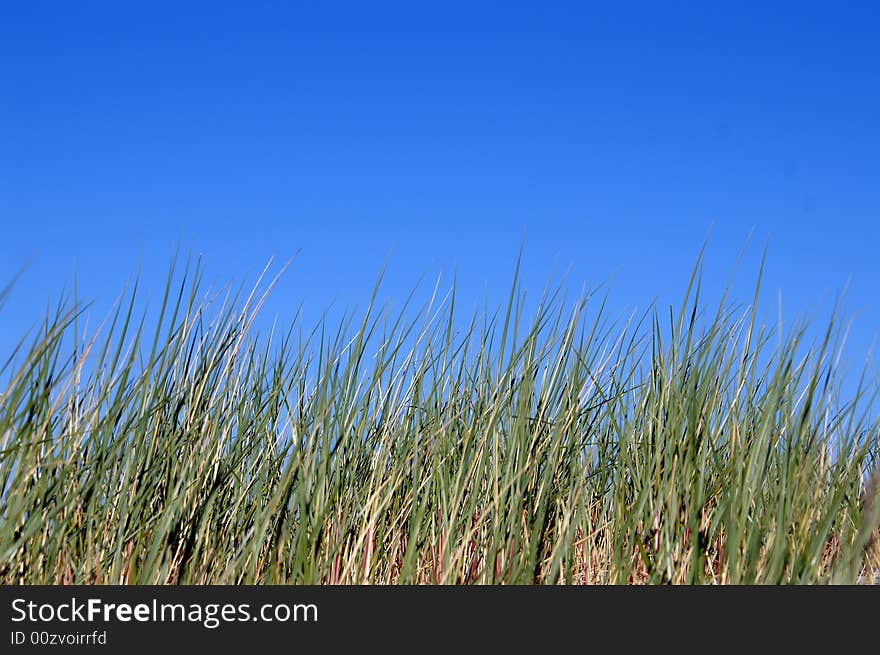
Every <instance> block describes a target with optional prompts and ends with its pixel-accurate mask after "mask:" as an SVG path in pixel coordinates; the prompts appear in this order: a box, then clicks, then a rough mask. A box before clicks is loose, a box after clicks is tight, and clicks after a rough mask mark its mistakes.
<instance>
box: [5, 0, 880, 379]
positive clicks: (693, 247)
mask: <svg viewBox="0 0 880 655" xmlns="http://www.w3.org/2000/svg"><path fill="white" fill-rule="evenodd" d="M511 4H512V3H503V4H483V3H478V2H467V3H462V4H455V3H451V2H443V3H400V4H390V3H330V2H322V3H312V2H309V3H299V2H289V3H277V2H276V3H261V2H247V3H244V2H242V3H234V4H232V3H224V2H211V3H189V2H173V3H171V2H168V3H163V2H155V3H106V4H100V3H94V2H78V3H57V2H55V3H42V2H26V3H17V4H16V5H14V6H13V5H12V4H11V3H4V5H3V8H2V10H0V12H2V15H0V62H2V63H0V78H2V84H0V223H2V230H0V282H4V283H5V281H7V280H8V279H11V277H12V276H13V275H14V274H15V272H16V271H18V270H19V269H20V268H21V267H22V266H25V265H26V268H25V272H24V275H23V277H22V278H21V279H20V280H19V282H18V283H17V285H16V287H15V292H14V294H13V296H12V298H11V300H10V302H9V303H8V304H7V306H6V307H5V308H4V310H3V312H2V323H0V326H2V328H0V346H3V348H4V349H5V348H6V347H8V345H9V344H10V343H11V342H13V341H15V340H17V337H18V336H19V335H20V333H21V331H22V330H23V329H24V327H25V326H27V325H29V324H31V323H32V322H33V320H35V319H36V318H37V317H38V315H39V313H40V312H41V310H42V309H43V308H44V307H45V305H46V303H47V302H48V301H49V300H50V299H53V298H56V297H57V296H58V294H59V292H60V291H61V289H62V287H63V286H64V285H68V286H69V283H70V281H71V279H72V273H73V270H74V268H76V270H77V274H78V279H79V287H80V291H81V292H82V294H83V295H84V296H86V297H88V298H94V299H95V300H96V307H98V308H100V307H104V308H106V307H107V306H108V305H109V303H110V301H112V299H113V298H114V297H115V296H116V295H117V293H118V292H119V290H120V289H121V287H122V285H123V283H124V282H125V280H126V279H127V278H129V277H130V276H131V275H132V274H133V273H134V271H135V269H136V267H137V264H138V262H141V265H142V277H141V282H142V287H143V289H144V292H145V295H146V296H148V297H155V296H156V294H157V293H158V291H159V287H160V286H161V284H162V283H163V282H164V276H165V272H166V269H167V266H168V262H169V258H170V256H171V254H172V253H173V251H174V249H175V247H177V246H179V247H181V248H182V249H183V250H184V251H187V250H191V251H192V252H194V253H201V254H203V255H204V257H205V263H206V272H207V278H208V280H209V281H215V282H224V281H228V280H241V279H243V278H246V277H248V276H250V277H252V276H253V275H254V273H256V272H257V271H259V270H260V269H261V268H262V266H263V264H264V263H265V262H266V260H267V259H268V258H269V257H271V256H275V257H277V258H279V259H280V260H285V259H288V258H289V257H291V256H293V255H294V254H295V253H297V252H298V253H299V255H298V257H297V259H296V260H295V261H294V263H293V265H292V267H291V269H290V271H289V272H288V273H287V275H286V276H285V277H284V278H283V280H282V282H281V283H280V285H279V286H278V287H277V289H276V292H275V294H274V295H273V296H272V299H271V301H270V302H269V305H268V307H267V315H268V316H269V317H273V316H275V315H277V316H279V317H280V318H282V319H284V318H290V317H292V316H293V313H294V311H295V309H296V307H298V306H299V305H300V303H303V304H304V308H305V311H306V314H307V316H309V315H311V316H317V314H318V312H319V311H320V310H321V308H323V307H324V306H326V305H327V304H328V303H330V302H331V301H335V302H336V303H337V304H338V305H341V306H352V305H355V304H357V305H359V306H362V305H363V303H364V301H365V300H366V298H367V295H368V293H369V291H370V289H371V286H372V283H373V281H374V279H375V277H376V274H377V273H378V271H379V269H380V268H381V266H382V264H383V263H384V262H386V261H387V262H388V265H389V269H388V274H387V278H386V284H385V287H384V290H383V294H384V295H385V297H388V298H402V297H403V296H404V295H405V293H406V292H407V291H408V290H409V289H410V287H411V286H412V285H413V284H414V283H415V281H416V279H417V277H418V276H419V275H420V274H422V273H427V274H429V275H430V276H433V275H436V274H437V273H440V272H443V273H444V274H446V275H450V276H451V273H452V272H453V271H455V272H456V273H457V276H458V283H459V291H460V294H461V297H462V298H463V300H464V301H465V303H467V302H469V301H481V300H482V299H483V298H485V297H486V296H488V298H489V300H490V304H491V303H503V302H504V301H505V300H506V296H505V294H506V291H507V287H508V285H509V282H510V277H511V273H512V269H513V266H514V263H515V257H516V254H517V252H518V249H519V246H520V244H521V243H524V246H525V248H524V250H525V252H524V264H523V282H524V284H525V286H526V288H527V289H529V291H530V292H532V293H538V292H539V291H540V290H541V288H542V287H543V285H544V283H545V282H546V280H547V277H548V275H549V274H550V272H551V270H555V271H557V272H558V273H562V272H565V271H566V270H568V271H569V273H568V280H569V286H570V287H571V288H572V289H577V288H579V287H580V286H581V284H582V283H586V284H587V285H595V284H597V283H599V282H602V281H604V280H608V279H612V287H611V289H612V292H611V293H612V299H613V302H614V306H615V307H617V308H621V309H622V308H627V307H636V306H637V307H644V306H646V305H647V303H649V302H650V301H651V300H653V299H655V298H656V299H657V300H658V302H661V303H664V304H668V303H675V302H677V300H678V299H679V298H680V296H681V294H682V292H683V290H684V286H685V284H686V282H687V277H688V274H689V272H690V269H691V267H692V265H693V263H694V259H695V256H696V253H697V251H698V249H699V247H700V245H701V244H702V242H703V241H704V239H705V238H706V236H707V234H709V231H710V228H711V236H710V240H709V246H708V250H707V265H706V290H707V293H708V294H709V296H710V298H717V297H718V294H719V293H720V289H721V287H722V286H723V284H724V282H725V281H726V279H727V275H728V273H729V272H730V271H731V269H732V268H733V265H734V262H735V260H736V256H737V253H738V252H739V250H740V249H741V247H742V246H743V245H744V244H745V242H746V239H747V237H748V235H749V234H750V233H751V234H752V242H751V246H750V248H749V250H748V255H747V257H746V260H745V263H744V266H743V267H742V268H741V269H740V272H739V274H738V276H737V278H736V280H737V282H736V285H735V286H734V298H735V299H737V300H741V301H744V302H748V301H749V300H750V299H751V291H752V285H753V283H754V276H755V274H756V273H757V265H758V261H759V260H760V256H761V251H762V249H763V247H764V245H765V244H766V245H767V246H768V249H769V250H768V264H767V270H766V277H765V287H764V289H765V295H764V298H765V301H766V302H767V303H768V306H767V307H768V308H767V312H768V313H767V316H768V318H769V319H770V320H773V319H775V317H776V303H777V299H778V296H779V294H780V293H781V295H782V299H783V308H784V315H785V316H786V317H787V318H788V317H795V316H798V315H801V314H802V313H804V312H807V311H810V310H817V311H819V310H822V308H823V307H824V308H826V309H827V308H828V307H829V306H830V302H831V301H832V300H833V297H834V294H835V293H836V292H837V291H839V290H841V289H842V288H843V287H844V286H845V285H846V283H847V281H848V280H849V281H850V284H849V291H848V295H847V302H846V310H847V311H848V312H849V313H852V314H857V319H856V323H855V325H854V328H853V331H852V338H851V341H850V348H849V350H848V352H849V353H850V354H851V355H852V357H853V363H854V364H855V365H857V364H858V363H859V361H860V359H861V358H862V357H863V355H864V354H865V352H866V351H867V350H868V348H869V346H870V345H871V343H872V342H873V340H874V339H875V338H876V337H877V335H878V332H880V305H878V300H877V293H876V289H877V287H878V285H880V272H878V266H877V264H876V251H877V244H878V240H880V239H878V237H880V227H878V225H880V184H878V182H880V129H878V124H877V117H878V116H880V47H878V46H877V43H876V37H877V34H878V33H880V16H878V11H880V10H878V9H877V8H875V6H872V3H863V4H852V3H835V4H831V3H826V4H825V5H824V6H819V5H818V3H790V4H778V3H766V2H761V3H749V4H746V3H735V4H734V3H712V6H711V7H708V6H700V5H701V4H706V3H687V4H679V3H666V2H664V3H626V4H625V5H624V4H621V3H583V2H577V3H548V2H540V3H538V2H532V3H517V4H516V6H511ZM612 4H614V7H613V8H612V7H611V5H612Z"/></svg>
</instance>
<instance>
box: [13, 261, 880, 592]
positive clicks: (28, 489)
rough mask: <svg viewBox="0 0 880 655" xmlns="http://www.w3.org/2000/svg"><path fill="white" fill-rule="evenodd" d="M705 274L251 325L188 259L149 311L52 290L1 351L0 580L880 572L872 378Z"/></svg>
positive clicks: (700, 578) (777, 576)
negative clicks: (468, 307)
mask: <svg viewBox="0 0 880 655" xmlns="http://www.w3.org/2000/svg"><path fill="white" fill-rule="evenodd" d="M699 282H700V275H699V265H698V266H697V268H696V269H695V275H694V277H693V279H692V281H691V284H690V285H689V287H688V289H687V292H686V293H685V297H684V300H683V301H682V303H681V306H680V308H679V309H678V310H677V311H672V310H669V311H665V310H662V309H660V308H652V309H651V310H650V311H648V312H646V313H644V314H643V315H636V316H634V317H632V319H630V320H628V321H614V320H611V319H610V318H609V317H608V316H607V314H608V312H607V311H606V310H605V305H604V300H603V296H602V295H601V294H599V293H586V294H584V295H583V296H582V297H581V298H579V299H578V300H577V301H575V302H570V301H566V300H565V299H564V297H563V294H562V290H561V289H559V288H555V289H554V288H550V289H549V290H548V291H547V292H546V293H545V294H544V296H543V297H542V298H541V300H540V302H539V303H537V308H536V309H534V310H533V311H529V312H528V313H527V312H526V307H527V304H526V302H525V298H524V294H523V293H522V290H521V288H520V286H519V285H518V284H516V282H514V285H513V288H512V291H511V294H510V297H509V299H508V300H507V303H506V304H505V305H503V306H502V307H501V309H500V310H499V311H497V312H488V313H487V312H477V313H475V314H474V315H473V316H465V317H462V316H461V314H462V312H461V311H460V310H457V309H456V307H455V293H454V289H450V290H449V291H448V292H447V291H445V290H442V288H439V287H438V289H437V290H436V291H435V293H434V294H433V295H432V296H431V298H430V300H429V301H427V302H426V303H425V304H424V305H423V306H420V307H411V306H407V307H404V308H403V309H401V310H399V312H398V313H394V314H392V313H390V312H388V311H385V310H383V309H381V308H378V307H376V306H375V304H376V303H375V299H376V295H374V297H373V300H372V301H371V302H370V305H369V308H368V309H367V310H366V312H364V313H363V315H362V317H361V318H360V319H359V320H349V321H342V322H340V324H339V325H331V324H330V322H329V320H328V319H325V320H323V321H321V322H320V323H319V324H318V325H317V326H314V327H309V326H304V325H303V324H302V321H299V320H298V321H295V322H294V323H293V325H291V326H289V328H288V329H285V330H283V331H278V330H276V332H274V333H273V334H271V335H263V336H260V335H258V334H256V333H255V330H254V328H253V322H254V317H255V316H256V314H257V312H258V311H259V310H260V307H261V305H262V303H263V300H264V298H265V293H267V292H268V291H269V289H270V288H271V286H272V284H271V282H268V283H265V282H260V283H258V285H257V287H256V288H255V289H254V290H253V291H252V292H251V293H250V294H245V293H237V294H235V293H233V294H229V295H213V296H212V295H211V294H210V293H206V292H205V290H204V289H203V287H204V285H203V281H202V271H201V267H200V266H198V265H195V266H193V267H190V266H189V265H187V267H186V271H179V270H178V271H175V268H174V266H172V270H171V272H170V274H169V277H168V284H167V286H166V290H165V296H164V299H163V301H162V304H161V311H160V312H159V315H158V316H157V317H154V318H151V319H150V320H149V321H148V320H147V316H148V314H146V313H145V312H144V311H143V309H142V308H140V306H139V296H138V295H137V294H136V293H135V292H134V291H132V292H130V293H128V294H127V295H125V296H124V299H123V300H121V301H120V302H119V303H118V305H117V306H116V309H115V311H114V313H112V314H111V316H109V317H108V319H107V321H106V322H105V323H104V324H102V325H101V326H100V328H96V329H86V327H85V325H84V317H85V315H86V311H87V308H85V307H81V306H79V304H78V303H77V302H76V299H75V298H74V299H72V300H70V302H63V301H62V302H60V303H59V304H58V306H57V307H55V308H54V309H53V310H52V311H51V312H49V313H48V314H47V316H46V317H45V320H44V321H43V322H42V324H41V327H40V329H39V330H38V332H36V333H32V334H31V335H30V336H29V337H28V338H27V339H26V340H23V341H22V342H21V344H20V346H19V348H18V349H16V351H15V352H13V353H5V354H4V355H3V359H2V360H0V365H3V366H4V367H3V370H2V378H0V380H2V382H0V389H2V392H0V490H2V499H0V500H2V509H0V582H3V583H7V584H17V583H25V584H29V583H113V584H117V583H121V584H135V583H139V584H144V583H146V584H153V583H159V584H164V583H170V584H176V583H258V584H262V583H330V584H335V583H444V584H445V583H464V584H468V583H484V584H498V583H506V584H511V583H519V584H533V583H564V584H570V583H573V584H581V583H721V584H723V583H771V584H775V583H854V582H858V581H868V582H873V581H875V579H876V576H877V573H878V571H880V539H878V524H880V489H878V487H880V479H878V475H880V474H877V473H875V471H877V470H878V465H880V459H878V456H880V448H878V446H880V424H878V422H877V419H876V417H875V414H876V412H874V411H873V399H874V397H875V396H876V394H877V392H878V384H877V380H876V379H872V378H871V377H870V375H869V373H868V369H866V373H865V375H864V376H862V380H861V383H860V384H859V385H858V388H857V390H856V391H855V392H854V393H852V394H850V395H851V396H852V397H844V396H843V394H842V385H841V375H840V371H839V369H838V364H837V356H838V352H839V349H840V347H841V344H842V341H843V331H842V330H841V328H840V327H839V322H838V317H837V316H835V317H833V318H832V319H831V321H830V322H829V324H828V325H827V329H825V330H822V331H821V334H822V338H820V339H818V340H816V341H815V342H812V341H810V342H808V340H807V335H808V333H812V332H810V331H809V330H808V329H807V325H806V324H801V325H798V326H796V327H795V328H794V329H791V330H789V331H787V332H786V334H784V335H783V334H780V333H779V331H778V330H773V329H769V328H767V327H764V326H761V325H759V324H758V321H757V311H756V309H755V308H756V306H757V290H756V294H755V298H754V299H749V300H750V301H752V302H750V304H749V305H748V306H743V307H738V306H735V305H732V304H730V303H728V302H727V300H722V302H721V303H720V304H719V305H718V306H717V307H712V308H710V309H709V310H708V312H707V310H706V309H705V308H704V307H703V306H702V300H701V298H700V294H699ZM759 286H760V285H757V287H756V288H759ZM7 293H9V289H7V291H6V292H4V295H6V294H7ZM0 302H2V298H0ZM0 315H2V308H0Z"/></svg>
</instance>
